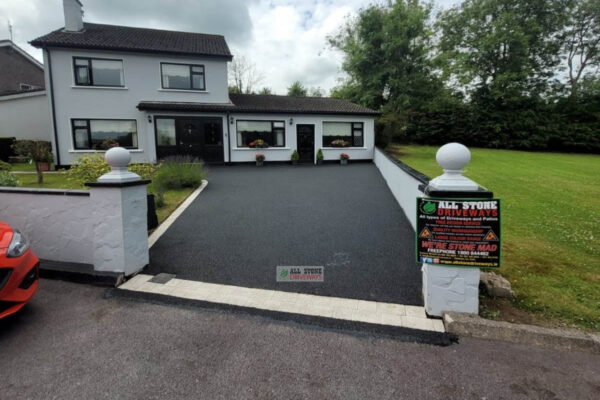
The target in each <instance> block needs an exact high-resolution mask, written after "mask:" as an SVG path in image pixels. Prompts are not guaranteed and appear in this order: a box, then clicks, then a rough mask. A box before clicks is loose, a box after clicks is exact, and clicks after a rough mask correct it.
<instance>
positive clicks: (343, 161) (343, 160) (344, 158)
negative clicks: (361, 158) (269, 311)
mask: <svg viewBox="0 0 600 400" xmlns="http://www.w3.org/2000/svg"><path fill="white" fill-rule="evenodd" d="M349 159H350V156H349V155H348V154H346V153H342V154H340V164H342V165H346V164H348V160H349Z"/></svg>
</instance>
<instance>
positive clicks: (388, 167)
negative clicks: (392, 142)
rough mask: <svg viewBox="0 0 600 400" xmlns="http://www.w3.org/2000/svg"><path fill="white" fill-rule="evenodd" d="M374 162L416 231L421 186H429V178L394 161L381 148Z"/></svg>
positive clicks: (377, 151)
mask: <svg viewBox="0 0 600 400" xmlns="http://www.w3.org/2000/svg"><path fill="white" fill-rule="evenodd" d="M373 162H374V163H375V165H376V166H377V168H378V169H379V172H381V175H382V176H383V178H384V179H385V181H386V183H387V185H388V186H389V188H390V190H391V191H392V194H393V195H394V197H395V198H396V201H397V202H398V204H400V207H402V210H404V214H406V217H407V218H408V220H409V221H410V224H411V225H412V227H413V229H415V228H416V225H417V221H416V215H417V197H422V196H423V192H422V191H421V190H420V189H419V186H421V185H427V182H428V181H429V178H428V177H427V176H425V175H423V174H421V173H420V172H418V171H415V170H414V169H412V168H410V167H409V166H408V165H406V164H403V163H401V162H399V161H397V160H395V159H393V158H392V157H390V156H389V155H387V154H386V153H385V152H384V151H383V150H381V149H379V148H375V156H374V158H373Z"/></svg>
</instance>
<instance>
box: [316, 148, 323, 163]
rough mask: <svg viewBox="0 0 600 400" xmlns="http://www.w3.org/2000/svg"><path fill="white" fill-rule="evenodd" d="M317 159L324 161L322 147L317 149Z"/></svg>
mask: <svg viewBox="0 0 600 400" xmlns="http://www.w3.org/2000/svg"><path fill="white" fill-rule="evenodd" d="M317 160H319V161H323V150H321V149H319V151H317Z"/></svg>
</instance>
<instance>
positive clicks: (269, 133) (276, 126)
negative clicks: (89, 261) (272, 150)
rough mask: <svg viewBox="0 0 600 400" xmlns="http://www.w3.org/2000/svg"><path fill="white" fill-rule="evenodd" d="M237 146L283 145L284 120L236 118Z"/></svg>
mask: <svg viewBox="0 0 600 400" xmlns="http://www.w3.org/2000/svg"><path fill="white" fill-rule="evenodd" d="M236 132H237V146H238V147H285V121H256V120H237V121H236Z"/></svg>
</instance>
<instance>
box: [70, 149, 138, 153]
mask: <svg viewBox="0 0 600 400" xmlns="http://www.w3.org/2000/svg"><path fill="white" fill-rule="evenodd" d="M125 150H127V151H129V152H130V153H143V152H144V149H125ZM106 151H107V150H93V149H89V150H75V149H70V150H69V153H106Z"/></svg>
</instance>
